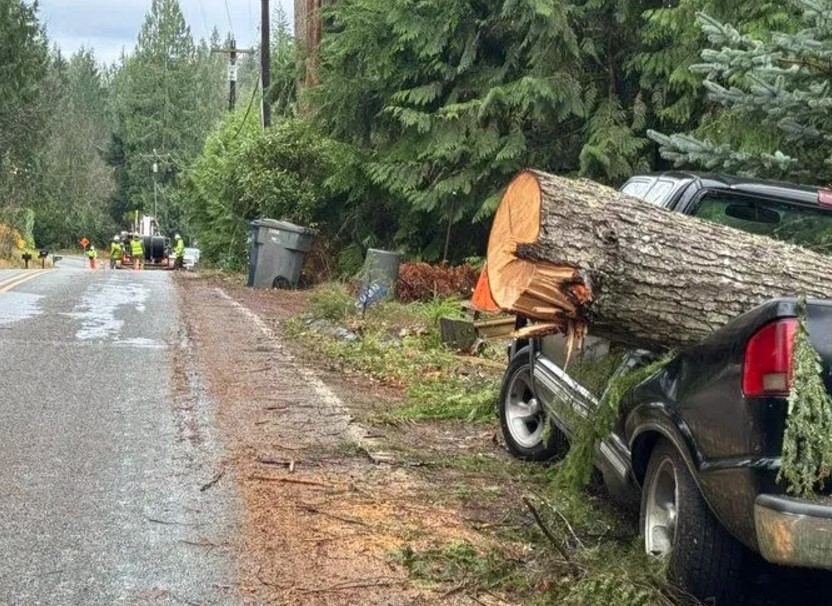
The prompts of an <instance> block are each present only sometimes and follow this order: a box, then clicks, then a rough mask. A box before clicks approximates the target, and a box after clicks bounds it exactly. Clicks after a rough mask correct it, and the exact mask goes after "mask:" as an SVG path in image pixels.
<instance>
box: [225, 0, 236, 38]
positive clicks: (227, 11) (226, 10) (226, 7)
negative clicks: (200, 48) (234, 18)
mask: <svg viewBox="0 0 832 606" xmlns="http://www.w3.org/2000/svg"><path fill="white" fill-rule="evenodd" d="M225 14H226V16H228V27H229V28H230V29H231V36H232V37H233V38H236V37H237V36H236V35H235V34H234V24H233V23H232V22H231V9H229V8H228V0H225Z"/></svg>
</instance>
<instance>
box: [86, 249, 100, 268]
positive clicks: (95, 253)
mask: <svg viewBox="0 0 832 606" xmlns="http://www.w3.org/2000/svg"><path fill="white" fill-rule="evenodd" d="M87 257H89V259H90V269H95V260H96V259H97V258H98V251H97V250H95V246H90V247H89V248H88V249H87Z"/></svg>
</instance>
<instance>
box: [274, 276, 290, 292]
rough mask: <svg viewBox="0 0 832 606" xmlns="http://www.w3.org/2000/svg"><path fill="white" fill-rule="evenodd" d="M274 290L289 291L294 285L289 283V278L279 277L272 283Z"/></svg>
mask: <svg viewBox="0 0 832 606" xmlns="http://www.w3.org/2000/svg"><path fill="white" fill-rule="evenodd" d="M272 288H278V289H280V290H289V289H291V288H292V283H291V282H289V280H288V279H287V278H284V277H283V276H278V277H276V278H275V279H274V281H273V282H272Z"/></svg>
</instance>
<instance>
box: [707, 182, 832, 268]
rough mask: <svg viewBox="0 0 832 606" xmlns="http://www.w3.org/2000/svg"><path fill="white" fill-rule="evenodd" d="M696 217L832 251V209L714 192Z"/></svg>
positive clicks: (821, 250) (818, 250) (827, 251)
mask: <svg viewBox="0 0 832 606" xmlns="http://www.w3.org/2000/svg"><path fill="white" fill-rule="evenodd" d="M694 216H695V217H699V218H700V219H706V220H708V221H714V222H715V223H720V224H722V225H727V226H729V227H734V228H736V229H740V230H742V231H745V232H748V233H752V234H758V235H761V236H768V237H770V238H774V239H776V240H782V241H784V242H789V243H790V244H796V245H798V246H803V247H804V248H808V249H809V250H813V251H815V252H819V253H824V254H830V253H832V210H825V209H822V208H811V207H806V206H795V205H791V204H785V203H781V202H774V201H769V200H760V199H759V198H752V197H749V196H744V195H740V194H733V193H731V192H712V193H708V194H707V195H706V196H705V197H704V198H703V199H702V201H701V202H700V203H699V205H698V207H697V209H696V211H695V212H694Z"/></svg>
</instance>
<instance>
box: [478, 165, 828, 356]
mask: <svg viewBox="0 0 832 606" xmlns="http://www.w3.org/2000/svg"><path fill="white" fill-rule="evenodd" d="M488 272H489V273H488V275H489V282H490V286H491V291H492V295H493V297H494V300H495V301H496V303H497V305H499V306H500V307H501V308H502V309H504V310H505V311H508V312H512V313H517V314H521V315H524V316H527V317H530V318H532V319H535V320H538V321H544V322H549V323H552V325H553V326H557V328H558V329H560V330H564V331H567V330H570V329H578V330H579V331H582V330H584V329H585V328H586V327H589V329H591V330H592V331H593V332H594V333H597V334H599V335H603V336H607V337H610V338H612V339H615V340H617V341H621V342H625V343H629V344H631V345H634V346H639V347H646V348H648V349H652V350H664V349H672V348H676V347H684V346H686V345H689V344H691V343H694V342H696V341H699V340H701V339H702V338H704V337H706V336H708V335H709V334H710V333H712V332H713V331H714V330H716V329H718V328H720V327H722V326H724V325H725V324H726V323H728V322H729V321H730V320H731V319H732V318H734V317H736V316H738V315H740V314H742V313H744V312H747V311H749V310H750V309H752V308H753V307H755V306H757V305H759V304H761V303H763V302H764V301H766V300H768V299H772V298H776V297H799V296H806V297H817V298H832V260H830V258H829V257H827V256H824V255H820V254H817V253H813V252H810V251H808V250H806V249H803V248H800V247H797V246H793V245H790V244H785V243H782V242H778V241H775V240H772V239H770V238H766V237H763V236H755V235H751V234H747V233H745V232H742V231H739V230H736V229H733V228H730V227H726V226H723V225H718V224H715V223H711V222H707V221H702V220H700V219H695V218H693V217H688V216H685V215H682V214H679V213H674V212H670V211H668V210H666V209H663V208H659V207H656V206H652V205H650V204H647V203H646V202H642V201H640V200H637V199H635V198H631V197H629V196H627V195H625V194H622V193H620V192H618V191H616V190H613V189H610V188H608V187H605V186H602V185H599V184H597V183H593V182H591V181H574V180H570V179H564V178H561V177H556V176H553V175H549V174H546V173H542V172H537V171H531V170H528V171H524V172H522V173H520V174H519V175H518V176H517V177H516V178H515V179H514V180H513V181H512V182H511V184H510V185H509V187H508V189H507V190H506V193H505V194H504V196H503V199H502V201H501V203H500V207H499V208H498V210H497V214H496V216H495V219H494V225H493V227H492V231H491V238H490V241H489V246H488Z"/></svg>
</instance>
